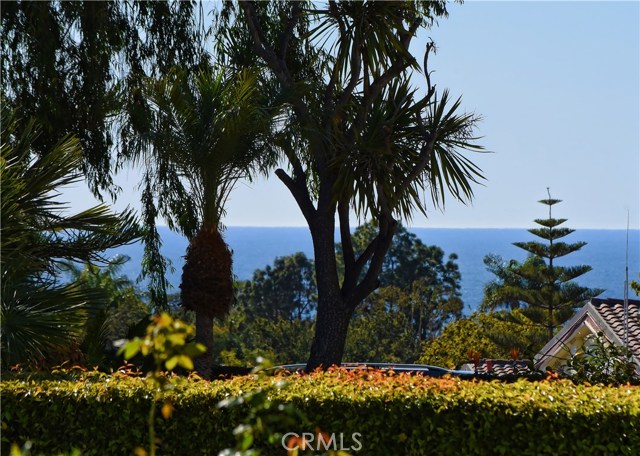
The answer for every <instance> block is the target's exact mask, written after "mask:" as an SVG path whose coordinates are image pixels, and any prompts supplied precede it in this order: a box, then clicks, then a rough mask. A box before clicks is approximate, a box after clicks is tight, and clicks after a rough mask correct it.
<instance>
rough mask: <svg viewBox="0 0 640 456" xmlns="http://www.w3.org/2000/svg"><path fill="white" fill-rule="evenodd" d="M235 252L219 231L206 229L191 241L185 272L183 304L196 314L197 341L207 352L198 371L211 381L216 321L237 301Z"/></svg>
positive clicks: (198, 364)
mask: <svg viewBox="0 0 640 456" xmlns="http://www.w3.org/2000/svg"><path fill="white" fill-rule="evenodd" d="M231 267H232V263H231V251H230V250H229V247H228V246H227V244H226V243H225V242H224V240H223V239H222V236H221V234H220V232H219V231H218V230H217V229H216V228H206V227H205V228H202V230H200V232H199V233H198V235H197V236H196V237H194V238H193V239H192V240H191V243H190V244H189V247H188V249H187V255H186V258H185V264H184V268H183V269H182V284H181V285H180V288H181V293H180V297H181V301H182V305H183V307H184V308H185V309H188V310H193V311H194V312H195V314H196V341H197V342H200V343H201V344H203V345H204V346H205V347H206V348H207V351H206V353H205V354H203V355H202V356H200V357H198V358H196V359H195V368H196V371H197V372H198V373H199V374H200V375H201V376H203V377H205V378H209V377H210V376H211V371H212V367H213V319H214V318H222V317H224V316H225V315H226V314H227V313H228V312H229V308H230V306H231V302H232V301H233V277H232V270H231Z"/></svg>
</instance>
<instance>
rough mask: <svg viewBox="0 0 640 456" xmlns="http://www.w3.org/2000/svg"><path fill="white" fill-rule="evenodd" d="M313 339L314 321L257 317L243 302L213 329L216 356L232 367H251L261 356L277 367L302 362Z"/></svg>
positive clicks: (217, 322)
mask: <svg viewBox="0 0 640 456" xmlns="http://www.w3.org/2000/svg"><path fill="white" fill-rule="evenodd" d="M312 336H313V320H311V319H303V320H298V319H292V320H285V319H277V320H273V319H270V318H265V317H261V316H258V317H255V316H253V315H252V314H251V312H250V311H248V310H247V309H246V308H245V307H244V306H243V305H242V304H241V303H240V304H238V305H236V306H234V307H233V309H231V312H230V313H229V315H228V317H227V318H225V320H224V321H216V323H215V326H214V343H215V349H216V353H220V361H221V362H222V364H225V365H231V366H252V365H253V364H254V363H255V360H256V359H257V358H258V357H262V358H265V359H270V360H272V361H273V362H274V363H276V364H291V363H300V362H303V361H304V359H305V358H306V357H307V355H308V354H309V348H310V347H311V339H312Z"/></svg>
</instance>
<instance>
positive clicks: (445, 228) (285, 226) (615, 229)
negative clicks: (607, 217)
mask: <svg viewBox="0 0 640 456" xmlns="http://www.w3.org/2000/svg"><path fill="white" fill-rule="evenodd" d="M157 226H158V227H162V228H168V226H167V225H164V224H158V225H157ZM403 226H404V227H405V228H406V229H408V230H413V229H421V230H423V229H424V230H528V229H531V228H534V226H533V225H529V226H497V227H490V226H407V225H403ZM229 228H259V229H289V228H305V229H309V227H308V226H307V225H225V230H227V229H229ZM355 228H357V225H355V226H353V227H352V230H353V229H355ZM567 228H571V229H573V230H576V231H627V228H581V227H575V226H571V227H567ZM337 229H339V226H338V225H336V230H337ZM223 231H224V230H223ZM629 231H640V228H629Z"/></svg>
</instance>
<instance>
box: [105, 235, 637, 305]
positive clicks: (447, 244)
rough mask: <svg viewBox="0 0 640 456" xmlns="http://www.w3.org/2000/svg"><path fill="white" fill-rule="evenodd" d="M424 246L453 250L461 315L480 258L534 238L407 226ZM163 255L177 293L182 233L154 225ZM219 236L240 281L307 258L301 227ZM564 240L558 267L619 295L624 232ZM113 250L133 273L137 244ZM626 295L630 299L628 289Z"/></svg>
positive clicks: (512, 250)
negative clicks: (565, 251) (582, 267)
mask: <svg viewBox="0 0 640 456" xmlns="http://www.w3.org/2000/svg"><path fill="white" fill-rule="evenodd" d="M410 231H411V232H413V233H415V234H416V235H417V236H418V237H419V238H420V239H421V240H422V241H423V242H424V243H425V244H427V245H437V246H439V247H440V248H442V249H443V250H444V251H445V254H446V255H449V254H450V253H456V254H457V255H458V261H457V263H458V265H459V267H460V272H461V274H462V299H463V300H464V303H465V313H467V314H468V313H471V312H472V311H473V310H475V309H476V308H477V307H478V306H479V305H480V303H481V301H482V296H483V289H484V286H485V284H486V283H487V282H489V281H491V280H492V278H493V275H492V274H491V273H489V272H488V271H487V270H486V269H485V266H484V263H483V258H484V257H485V255H488V254H497V255H500V256H502V258H503V259H505V260H509V259H516V260H518V261H522V260H524V259H525V258H526V252H525V251H523V250H521V249H519V248H517V247H515V246H513V245H512V243H513V242H518V241H528V240H539V239H538V238H536V237H535V236H533V235H532V234H530V233H529V232H528V231H527V230H526V229H515V228H514V229H512V228H505V229H475V228H413V229H410ZM159 232H160V235H161V237H162V240H163V248H162V252H163V254H164V255H165V256H166V257H167V258H169V259H170V260H171V262H172V264H173V267H174V271H173V272H171V273H170V274H168V277H169V281H170V282H171V284H172V286H173V287H174V290H172V291H176V292H177V291H178V290H179V289H178V285H179V283H180V275H181V273H182V266H183V265H184V254H185V251H186V248H187V241H186V239H185V238H183V237H182V236H179V235H177V234H175V233H172V232H171V231H169V229H168V228H165V227H160V228H159ZM225 240H226V241H227V243H228V244H229V246H230V247H231V249H232V250H233V258H234V260H233V261H234V273H235V275H236V277H237V278H238V279H240V280H247V279H251V277H252V275H253V272H254V271H255V270H256V269H261V268H264V267H265V266H266V265H269V264H272V263H273V260H274V259H275V258H276V257H279V256H286V255H290V254H292V253H295V252H304V253H305V254H306V255H307V256H308V257H310V258H312V257H313V245H312V242H311V236H310V234H309V230H308V229H307V228H302V227H299V228H298V227H296V228H263V227H229V228H227V230H226V232H225ZM563 241H566V242H579V241H585V242H587V245H586V246H585V247H583V248H582V249H581V250H579V251H578V252H575V253H572V254H570V255H568V256H566V257H564V258H562V259H560V260H559V261H558V263H559V265H564V266H570V265H578V264H587V265H590V266H591V267H592V268H593V269H592V271H590V272H589V273H587V274H585V275H583V276H581V277H579V278H578V279H577V282H578V283H579V284H581V285H583V286H587V287H591V288H603V289H605V292H604V293H602V294H601V295H600V296H601V297H612V298H614V297H615V298H622V297H623V296H624V282H625V258H626V245H627V232H626V231H625V230H587V229H583V230H576V231H575V232H574V233H573V234H571V235H569V236H567V237H566V238H564V239H563ZM113 253H123V254H126V255H128V256H130V257H131V261H129V262H128V263H127V264H126V266H125V268H124V270H123V273H125V274H126V275H127V276H129V277H130V278H135V277H138V275H139V273H140V261H141V259H142V246H141V245H130V246H126V247H122V248H120V249H117V250H116V251H115V252H113ZM628 254H629V280H634V279H636V280H637V279H638V273H639V272H640V230H631V231H630V232H629V249H628ZM629 296H630V297H635V295H634V294H633V292H631V291H630V292H629Z"/></svg>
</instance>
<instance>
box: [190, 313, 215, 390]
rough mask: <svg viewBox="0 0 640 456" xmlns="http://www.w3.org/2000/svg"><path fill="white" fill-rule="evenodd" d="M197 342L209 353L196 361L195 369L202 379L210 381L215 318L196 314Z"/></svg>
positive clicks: (205, 353)
mask: <svg viewBox="0 0 640 456" xmlns="http://www.w3.org/2000/svg"><path fill="white" fill-rule="evenodd" d="M196 342H199V343H201V344H202V345H204V346H205V347H206V348H207V351H206V352H204V353H203V354H202V355H200V356H198V357H197V358H196V359H194V367H195V370H196V372H197V373H198V375H200V376H201V377H202V378H206V379H210V378H211V373H212V371H213V318H211V317H210V316H208V315H207V314H206V313H204V312H197V313H196Z"/></svg>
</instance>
